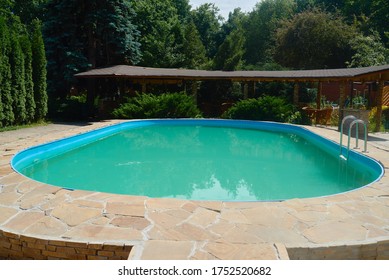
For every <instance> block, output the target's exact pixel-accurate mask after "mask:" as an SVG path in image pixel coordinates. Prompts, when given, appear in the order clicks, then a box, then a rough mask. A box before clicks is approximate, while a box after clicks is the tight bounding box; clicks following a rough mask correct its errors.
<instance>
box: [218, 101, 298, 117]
mask: <svg viewBox="0 0 389 280" xmlns="http://www.w3.org/2000/svg"><path fill="white" fill-rule="evenodd" d="M223 117H224V118H228V119H246V120H260V121H275V122H287V121H289V120H293V121H294V122H297V121H298V119H299V118H298V115H295V111H294V108H293V106H292V105H290V104H289V103H288V102H287V101H286V100H285V99H283V98H280V97H274V96H263V97H259V98H256V99H254V98H252V99H246V100H241V101H239V102H238V103H236V104H235V105H234V106H233V107H231V108H230V109H229V110H227V111H226V112H225V113H224V115H223Z"/></svg>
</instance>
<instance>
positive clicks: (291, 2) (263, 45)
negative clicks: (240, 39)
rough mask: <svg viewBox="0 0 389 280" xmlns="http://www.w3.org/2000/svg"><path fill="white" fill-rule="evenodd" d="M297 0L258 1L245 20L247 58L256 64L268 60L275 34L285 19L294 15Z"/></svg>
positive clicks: (250, 62)
mask: <svg viewBox="0 0 389 280" xmlns="http://www.w3.org/2000/svg"><path fill="white" fill-rule="evenodd" d="M295 2H296V1H295V0H264V1H260V2H258V3H257V5H256V6H255V9H254V10H253V11H252V12H250V13H249V15H248V18H247V20H246V21H245V22H244V25H243V27H244V29H245V33H246V45H245V47H246V49H247V52H246V53H245V57H244V58H245V60H246V63H247V64H251V65H255V64H258V63H265V62H268V61H269V60H271V59H269V58H270V56H271V49H272V47H273V46H274V39H273V34H274V32H275V31H276V30H277V28H278V27H279V26H280V25H281V23H282V22H283V20H286V19H290V18H291V17H293V15H294V13H295V10H296V3H295Z"/></svg>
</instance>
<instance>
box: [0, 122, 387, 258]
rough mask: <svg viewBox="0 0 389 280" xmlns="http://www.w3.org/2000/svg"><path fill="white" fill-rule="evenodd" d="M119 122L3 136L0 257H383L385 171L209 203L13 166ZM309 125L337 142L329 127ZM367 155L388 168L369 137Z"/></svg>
mask: <svg viewBox="0 0 389 280" xmlns="http://www.w3.org/2000/svg"><path fill="white" fill-rule="evenodd" d="M118 122H120V121H119V120H112V121H105V122H97V123H91V124H90V125H88V126H69V127H64V129H63V130H59V131H54V132H49V131H47V132H45V128H44V127H42V128H39V129H41V130H42V133H33V134H31V135H23V136H21V137H20V138H17V137H16V138H13V139H11V138H10V139H7V135H8V134H7V132H4V133H0V136H1V138H0V151H1V158H0V258H3V259H194V260H196V259H242V260H243V259H389V179H388V176H387V175H386V174H384V176H383V178H381V180H379V181H378V182H375V183H373V184H371V185H369V186H367V187H365V188H362V189H358V190H355V191H352V192H348V193H344V194H338V195H334V196H328V197H321V198H311V199H293V200H286V201H282V202H214V201H209V202H207V201H188V200H177V199H152V198H147V197H136V196H125V195H115V194H107V193H98V192H87V191H77V190H75V191H71V190H66V189H62V188H58V187H55V186H50V185H46V184H42V183H39V182H35V181H32V180H30V179H28V178H26V177H24V176H22V175H20V174H18V173H16V172H14V171H13V170H12V168H11V166H10V161H11V158H12V156H13V155H15V154H16V153H17V152H18V151H20V150H22V149H25V148H27V147H30V146H34V145H38V144H42V143H47V142H49V141H53V140H57V139H61V138H64V137H68V136H71V135H75V134H79V133H83V132H86V131H90V130H94V129H97V128H100V127H104V126H107V125H111V124H115V123H118ZM307 128H308V129H310V130H312V131H313V132H316V133H318V134H319V135H321V136H323V137H326V138H328V139H330V140H333V141H336V142H338V141H339V133H338V132H337V131H335V130H333V129H330V128H323V127H307ZM39 129H38V128H37V129H36V130H37V131H38V130H39ZM3 136H5V137H3ZM368 151H369V153H368V154H367V155H368V156H371V157H373V158H375V159H377V160H379V161H380V162H381V163H382V164H383V166H384V167H385V170H386V169H387V167H388V166H389V149H388V150H386V149H384V148H382V147H379V146H377V145H374V141H371V142H369V144H368Z"/></svg>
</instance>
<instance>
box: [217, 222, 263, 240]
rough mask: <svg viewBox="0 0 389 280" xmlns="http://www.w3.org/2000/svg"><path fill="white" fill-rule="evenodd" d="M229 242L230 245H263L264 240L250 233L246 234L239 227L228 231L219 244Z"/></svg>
mask: <svg viewBox="0 0 389 280" xmlns="http://www.w3.org/2000/svg"><path fill="white" fill-rule="evenodd" d="M221 241H223V242H228V243H250V244H251V243H263V242H264V240H263V239H261V238H260V237H259V236H257V235H255V234H252V233H250V232H246V231H245V230H242V229H241V228H240V227H238V226H233V227H232V228H230V229H229V230H227V231H226V232H225V233H224V234H223V235H222V238H221V239H219V240H218V242H221Z"/></svg>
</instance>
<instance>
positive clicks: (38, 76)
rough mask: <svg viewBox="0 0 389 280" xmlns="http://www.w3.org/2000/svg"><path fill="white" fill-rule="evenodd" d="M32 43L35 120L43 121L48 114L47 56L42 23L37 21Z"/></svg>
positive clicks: (32, 26) (32, 33) (33, 30)
mask: <svg viewBox="0 0 389 280" xmlns="http://www.w3.org/2000/svg"><path fill="white" fill-rule="evenodd" d="M31 29H32V30H31V42H32V80H33V86H34V89H33V91H34V100H35V104H36V110H35V115H34V119H35V120H36V121H41V120H43V119H44V117H45V116H46V114H47V112H48V107H47V106H48V105H47V102H48V97H47V82H46V81H47V79H46V77H47V70H46V64H47V61H46V55H45V46H44V43H43V36H42V30H41V22H40V21H39V20H37V19H35V20H33V21H32V24H31Z"/></svg>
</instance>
